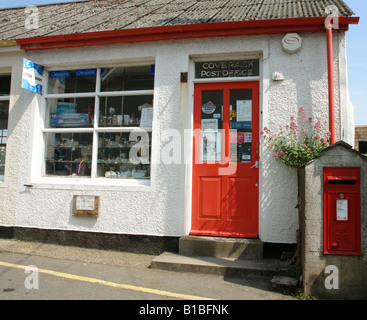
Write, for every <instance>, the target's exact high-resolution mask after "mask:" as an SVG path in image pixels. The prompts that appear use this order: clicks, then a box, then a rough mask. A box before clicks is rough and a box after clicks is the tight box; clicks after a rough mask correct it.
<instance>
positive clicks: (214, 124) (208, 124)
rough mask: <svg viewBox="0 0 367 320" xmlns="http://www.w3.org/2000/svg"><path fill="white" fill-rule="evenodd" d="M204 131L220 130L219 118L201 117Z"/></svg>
mask: <svg viewBox="0 0 367 320" xmlns="http://www.w3.org/2000/svg"><path fill="white" fill-rule="evenodd" d="M201 130H202V131H214V132H217V131H218V119H201Z"/></svg>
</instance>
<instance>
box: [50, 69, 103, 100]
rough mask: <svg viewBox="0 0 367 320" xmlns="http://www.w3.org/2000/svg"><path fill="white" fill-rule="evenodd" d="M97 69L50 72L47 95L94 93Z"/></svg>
mask: <svg viewBox="0 0 367 320" xmlns="http://www.w3.org/2000/svg"><path fill="white" fill-rule="evenodd" d="M96 74H97V69H80V70H61V71H50V73H49V79H48V93H56V94H58V93H77V92H94V91H95V90H96Z"/></svg>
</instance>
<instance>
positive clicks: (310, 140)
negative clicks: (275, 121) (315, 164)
mask: <svg viewBox="0 0 367 320" xmlns="http://www.w3.org/2000/svg"><path fill="white" fill-rule="evenodd" d="M290 120H291V122H290V124H289V125H286V126H285V128H283V127H280V129H279V132H278V133H273V132H272V131H270V129H268V128H267V127H265V128H264V131H261V135H262V136H263V138H264V139H265V140H266V141H267V143H268V147H269V148H270V150H271V151H272V152H273V153H274V157H275V158H276V160H278V161H280V162H282V163H284V164H285V165H287V166H289V167H291V168H299V167H302V166H303V165H304V164H305V163H306V162H307V161H309V160H310V159H312V158H313V157H314V156H316V155H317V154H318V153H320V152H321V151H322V150H323V149H325V148H326V147H328V146H329V138H330V135H331V134H330V132H326V133H323V132H322V126H321V121H320V120H318V121H317V122H316V123H315V124H312V118H307V115H306V112H305V110H304V109H303V107H300V108H299V111H298V119H297V121H296V119H295V118H294V117H293V116H292V117H291V118H290Z"/></svg>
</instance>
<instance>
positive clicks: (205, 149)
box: [201, 131, 222, 162]
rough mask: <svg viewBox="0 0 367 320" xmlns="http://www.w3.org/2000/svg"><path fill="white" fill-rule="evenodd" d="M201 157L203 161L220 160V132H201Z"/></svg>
mask: <svg viewBox="0 0 367 320" xmlns="http://www.w3.org/2000/svg"><path fill="white" fill-rule="evenodd" d="M201 159H202V161H203V162H220V161H221V159H222V135H221V133H220V132H213V131H202V132H201Z"/></svg>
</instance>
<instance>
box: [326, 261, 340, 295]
mask: <svg viewBox="0 0 367 320" xmlns="http://www.w3.org/2000/svg"><path fill="white" fill-rule="evenodd" d="M325 274H328V276H327V277H326V278H325V282H324V284H325V288H326V289H327V290H332V289H334V290H338V289H339V269H338V267H337V266H334V265H329V266H326V268H325Z"/></svg>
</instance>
